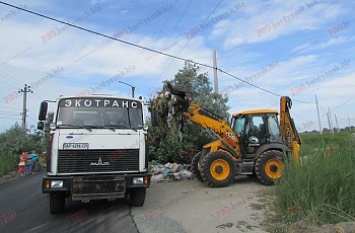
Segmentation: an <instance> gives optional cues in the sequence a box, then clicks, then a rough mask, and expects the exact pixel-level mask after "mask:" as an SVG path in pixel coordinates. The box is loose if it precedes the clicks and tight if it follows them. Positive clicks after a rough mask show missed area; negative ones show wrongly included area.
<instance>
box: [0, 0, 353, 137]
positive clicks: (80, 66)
mask: <svg viewBox="0 0 355 233" xmlns="http://www.w3.org/2000/svg"><path fill="white" fill-rule="evenodd" d="M0 2H1V1H0ZM3 2H6V3H9V4H12V5H16V6H19V7H22V8H25V9H27V10H31V11H34V12H36V13H40V14H43V15H46V16H49V17H52V18H55V19H59V20H62V21H65V22H68V23H71V24H74V25H76V26H80V27H83V28H86V29H90V30H92V31H95V32H99V33H102V34H105V35H108V36H111V37H115V38H117V39H120V40H124V41H128V42H130V43H134V44H138V45H140V46H144V47H148V48H150V49H153V50H158V51H161V52H164V53H167V54H170V55H174V56H178V57H181V58H184V59H189V60H192V61H194V62H197V63H199V64H202V65H199V66H200V70H199V73H208V76H209V78H210V81H211V86H214V83H213V81H214V77H213V69H212V68H211V66H213V62H212V52H213V50H216V54H217V68H218V69H219V71H218V73H217V74H218V92H219V93H220V94H222V95H227V96H228V98H229V101H228V106H229V108H230V110H229V112H230V113H236V112H240V111H243V110H249V109H258V108H268V109H276V110H278V109H279V99H280V96H284V95H287V96H290V97H291V99H292V101H293V106H292V109H291V114H292V117H293V118H294V121H295V124H296V127H297V128H298V130H299V131H300V132H303V131H311V130H314V129H316V130H318V129H319V124H318V119H317V108H316V103H315V96H317V98H318V102H319V111H320V112H319V114H320V119H321V126H322V128H329V126H328V120H327V112H329V111H330V113H331V120H332V123H333V126H334V127H336V125H337V123H338V125H339V127H340V128H344V127H346V126H349V125H354V124H355V108H354V104H355V98H354V97H355V66H354V63H355V61H354V59H355V57H354V54H355V46H354V42H355V33H354V32H355V30H354V24H355V22H354V13H353V11H352V9H354V8H355V1H354V0H350V1H349V0H339V1H335V0H317V1H315V0H306V1H304V0H297V1H296V0H288V1H286V0H284V1H283V0H244V1H241V0H237V1H227V0H224V1H223V0H205V1H201V0H198V1H192V0H164V1H162V0H149V1H142V0H132V1H123V0H61V1H59V0H51V1H48V0H32V1H20V0H6V1H3ZM0 48H1V52H0V87H1V88H0V95H1V97H2V98H1V100H0V132H3V131H5V130H7V129H9V128H10V127H11V126H12V125H14V124H15V122H18V123H19V124H20V125H21V119H22V115H21V114H22V111H23V110H22V108H23V94H24V93H23V92H21V90H22V91H24V87H25V84H27V85H29V86H30V91H32V92H33V93H32V92H28V93H27V127H30V126H32V125H37V119H38V112H39V106H40V102H41V101H43V100H55V99H56V98H57V97H59V96H60V95H64V96H65V95H71V96H73V95H74V96H75V95H83V94H110V95H118V96H127V97H130V96H131V86H134V87H135V96H136V97H137V96H142V97H143V98H144V99H145V100H148V99H149V98H150V97H152V96H155V95H156V92H157V91H159V90H161V88H162V81H164V80H172V79H173V78H174V75H175V74H176V73H177V72H178V71H179V69H181V68H183V66H184V61H182V60H179V59H174V58H171V57H168V56H164V55H161V54H156V53H154V52H151V51H147V50H144V49H141V48H137V47H134V46H130V45H127V44H125V43H121V42H118V41H114V40H110V39H108V38H104V37H100V36H98V35H96V34H93V33H89V32H87V31H82V30H79V29H76V28H72V27H69V26H66V25H64V24H61V23H59V22H55V21H52V20H49V19H46V18H43V17H40V16H38V15H34V14H30V13H28V12H24V11H21V10H18V9H16V8H12V7H9V6H7V5H4V4H1V3H0ZM203 65H207V66H203ZM226 73H228V74H231V75H233V76H234V77H232V76H230V75H227V74H226ZM236 77H237V78H239V79H242V80H245V81H247V82H248V83H251V84H253V85H254V86H253V85H249V84H246V83H243V82H241V81H240V80H238V79H237V78H236ZM119 81H121V82H124V83H126V84H124V83H120V82H119ZM255 86H257V87H260V88H261V89H258V88H256V87H255ZM262 89H263V90H262ZM265 90H266V91H265ZM18 91H20V93H18Z"/></svg>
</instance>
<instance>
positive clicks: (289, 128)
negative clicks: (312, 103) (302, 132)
mask: <svg viewBox="0 0 355 233" xmlns="http://www.w3.org/2000/svg"><path fill="white" fill-rule="evenodd" d="M291 107H292V101H291V99H290V97H288V96H282V97H281V99H280V129H281V135H282V137H283V140H284V142H285V143H286V145H287V146H288V147H289V148H290V149H292V152H293V156H294V158H295V160H296V161H299V159H300V157H299V147H300V145H301V139H300V136H299V134H298V132H297V129H296V127H295V123H294V122H293V119H292V117H291V115H290V109H291Z"/></svg>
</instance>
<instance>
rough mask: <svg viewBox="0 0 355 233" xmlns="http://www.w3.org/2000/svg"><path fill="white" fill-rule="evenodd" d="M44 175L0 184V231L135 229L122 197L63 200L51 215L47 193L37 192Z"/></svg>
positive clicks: (131, 230)
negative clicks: (59, 209) (61, 206)
mask: <svg viewBox="0 0 355 233" xmlns="http://www.w3.org/2000/svg"><path fill="white" fill-rule="evenodd" d="M44 174H45V173H43V172H42V173H39V174H36V175H32V176H28V177H21V178H19V179H16V180H13V181H10V182H7V183H4V184H0V232H2V233H7V232H16V233H18V232H46V233H47V232H60V233H62V232H75V233H80V232H90V233H95V232H105V233H110V232H127V233H131V232H132V233H135V232H138V230H137V227H136V225H135V223H134V221H133V218H132V217H131V214H130V212H131V210H130V207H129V206H128V204H127V203H126V202H125V200H117V201H113V202H108V201H105V200H103V201H93V202H90V203H81V202H71V201H69V200H66V210H65V212H64V213H62V214H58V215H51V214H50V213H49V199H48V195H46V194H42V192H41V182H42V176H44Z"/></svg>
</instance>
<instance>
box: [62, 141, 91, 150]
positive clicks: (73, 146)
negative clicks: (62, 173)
mask: <svg viewBox="0 0 355 233" xmlns="http://www.w3.org/2000/svg"><path fill="white" fill-rule="evenodd" d="M63 149H64V150H87V149H89V143H64V144H63Z"/></svg>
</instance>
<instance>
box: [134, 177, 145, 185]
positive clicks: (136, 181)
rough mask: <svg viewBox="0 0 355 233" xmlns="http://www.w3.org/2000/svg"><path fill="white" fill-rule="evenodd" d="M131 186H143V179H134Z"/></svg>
mask: <svg viewBox="0 0 355 233" xmlns="http://www.w3.org/2000/svg"><path fill="white" fill-rule="evenodd" d="M133 184H143V177H134V178H133Z"/></svg>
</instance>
